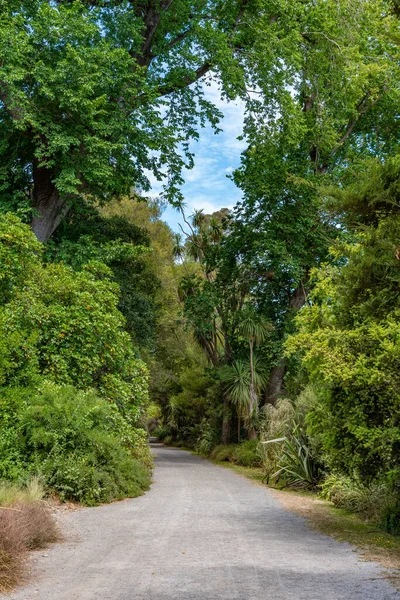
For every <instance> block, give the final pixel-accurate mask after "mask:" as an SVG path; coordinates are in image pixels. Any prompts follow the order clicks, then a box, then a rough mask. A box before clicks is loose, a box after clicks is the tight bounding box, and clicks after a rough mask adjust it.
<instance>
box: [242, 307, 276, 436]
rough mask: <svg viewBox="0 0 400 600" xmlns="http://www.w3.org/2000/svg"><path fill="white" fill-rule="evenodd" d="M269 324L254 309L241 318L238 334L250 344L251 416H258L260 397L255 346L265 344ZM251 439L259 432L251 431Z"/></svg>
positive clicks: (245, 312)
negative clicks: (257, 388) (257, 384)
mask: <svg viewBox="0 0 400 600" xmlns="http://www.w3.org/2000/svg"><path fill="white" fill-rule="evenodd" d="M269 329H270V326H269V324H268V323H267V321H266V320H265V319H263V318H262V316H261V315H259V314H257V313H256V312H255V310H254V308H252V307H250V306H246V307H245V309H244V310H243V311H242V314H241V315H240V317H239V325H238V332H239V334H240V335H242V336H243V337H244V338H245V339H246V340H248V343H249V364H250V385H249V415H250V416H257V414H258V395H257V392H256V369H255V365H254V346H255V344H260V343H261V342H263V341H264V340H265V339H266V338H267V335H268V331H269ZM250 437H251V438H252V439H256V437H257V432H256V430H255V429H254V428H252V429H251V430H250Z"/></svg>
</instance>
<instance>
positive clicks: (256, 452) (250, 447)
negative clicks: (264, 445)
mask: <svg viewBox="0 0 400 600" xmlns="http://www.w3.org/2000/svg"><path fill="white" fill-rule="evenodd" d="M232 461H233V462H235V463H236V464H238V465H243V466H244V467H260V466H261V464H262V456H261V449H260V443H259V442H258V440H246V441H245V442H242V443H241V444H239V445H237V446H235V449H234V452H233V456H232Z"/></svg>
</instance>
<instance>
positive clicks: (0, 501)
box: [0, 479, 60, 592]
mask: <svg viewBox="0 0 400 600" xmlns="http://www.w3.org/2000/svg"><path fill="white" fill-rule="evenodd" d="M43 496H44V490H43V487H42V486H41V484H40V482H39V480H38V479H32V480H31V481H30V482H29V483H28V484H27V485H26V486H25V487H21V486H18V485H16V484H12V483H8V482H0V591H2V592H8V591H9V590H11V589H12V588H13V587H14V586H15V585H17V584H18V583H21V582H22V581H23V580H24V578H25V571H26V567H27V552H28V550H33V549H36V548H45V547H46V546H47V545H48V544H50V543H53V542H56V541H57V540H58V539H60V532H59V529H58V526H57V523H56V521H55V518H54V516H53V514H52V512H51V510H50V508H49V506H48V505H47V504H46V503H45V502H44V501H43Z"/></svg>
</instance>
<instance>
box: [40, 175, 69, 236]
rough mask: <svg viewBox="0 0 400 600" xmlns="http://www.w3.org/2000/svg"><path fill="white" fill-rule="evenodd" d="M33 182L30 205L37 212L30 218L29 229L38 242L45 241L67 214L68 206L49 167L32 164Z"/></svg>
mask: <svg viewBox="0 0 400 600" xmlns="http://www.w3.org/2000/svg"><path fill="white" fill-rule="evenodd" d="M33 184H34V187H33V197H32V205H33V207H34V208H35V209H36V212H37V213H38V214H37V216H34V217H33V218H32V221H31V229H32V231H33V233H34V234H35V235H36V237H37V239H38V240H39V242H43V243H46V242H47V241H48V240H49V238H50V237H51V236H52V234H53V233H54V231H55V229H56V228H57V226H58V225H59V224H60V221H61V219H62V218H63V217H64V216H65V215H66V214H67V212H68V210H69V206H68V205H67V203H66V201H65V200H64V199H62V198H61V197H60V194H59V193H58V190H57V188H56V186H55V185H54V183H53V181H52V173H51V171H49V169H46V168H45V167H39V166H38V165H37V164H34V165H33Z"/></svg>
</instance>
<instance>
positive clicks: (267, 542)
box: [1, 445, 400, 600]
mask: <svg viewBox="0 0 400 600" xmlns="http://www.w3.org/2000/svg"><path fill="white" fill-rule="evenodd" d="M154 450H155V452H156V456H157V459H156V464H157V468H156V471H155V483H154V484H153V486H152V488H151V490H150V491H149V492H148V493H147V494H146V495H145V496H142V497H141V498H136V499H134V500H127V501H123V502H118V503H115V504H112V505H108V506H102V507H98V508H86V509H82V510H79V511H75V512H69V513H67V514H66V515H65V516H64V517H63V525H64V528H65V530H66V536H67V541H66V542H64V543H63V544H59V545H56V546H53V547H52V548H51V549H50V550H46V551H45V552H43V551H41V552H39V553H35V554H34V556H35V559H34V561H35V564H34V573H33V577H34V578H33V580H32V581H31V584H30V585H29V586H28V587H25V588H22V589H20V590H19V591H18V592H16V593H14V594H12V595H11V596H7V597H5V596H2V597H1V598H11V599H12V600H34V599H35V600H38V599H39V600H395V599H397V600H400V593H399V592H397V591H396V590H395V589H394V588H393V587H392V586H391V585H390V583H388V581H387V580H385V579H384V578H383V577H382V573H381V571H382V569H381V567H379V566H378V565H376V564H374V563H370V562H363V561H361V560H360V559H359V558H358V557H357V555H356V553H355V552H354V550H353V549H352V548H351V546H349V545H348V544H341V543H338V542H336V541H335V540H333V539H331V538H329V537H326V536H323V535H321V534H319V533H316V532H315V531H311V530H310V529H309V528H308V526H307V524H306V522H305V521H304V520H303V519H301V518H300V517H297V516H295V515H293V514H291V513H289V512H287V511H286V510H285V509H284V508H282V507H281V506H280V504H279V502H278V501H277V500H276V499H274V498H273V497H272V496H271V494H269V493H268V490H267V489H266V488H264V487H261V486H259V485H254V484H253V483H251V482H250V481H248V480H246V479H244V478H242V477H240V476H239V475H236V474H235V473H233V472H232V471H229V470H227V469H223V468H220V467H217V466H214V465H213V464H211V463H209V462H208V461H206V460H203V459H201V458H198V457H195V456H192V455H191V454H189V453H188V452H184V451H183V450H177V449H174V448H167V447H164V446H162V445H156V446H154Z"/></svg>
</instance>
